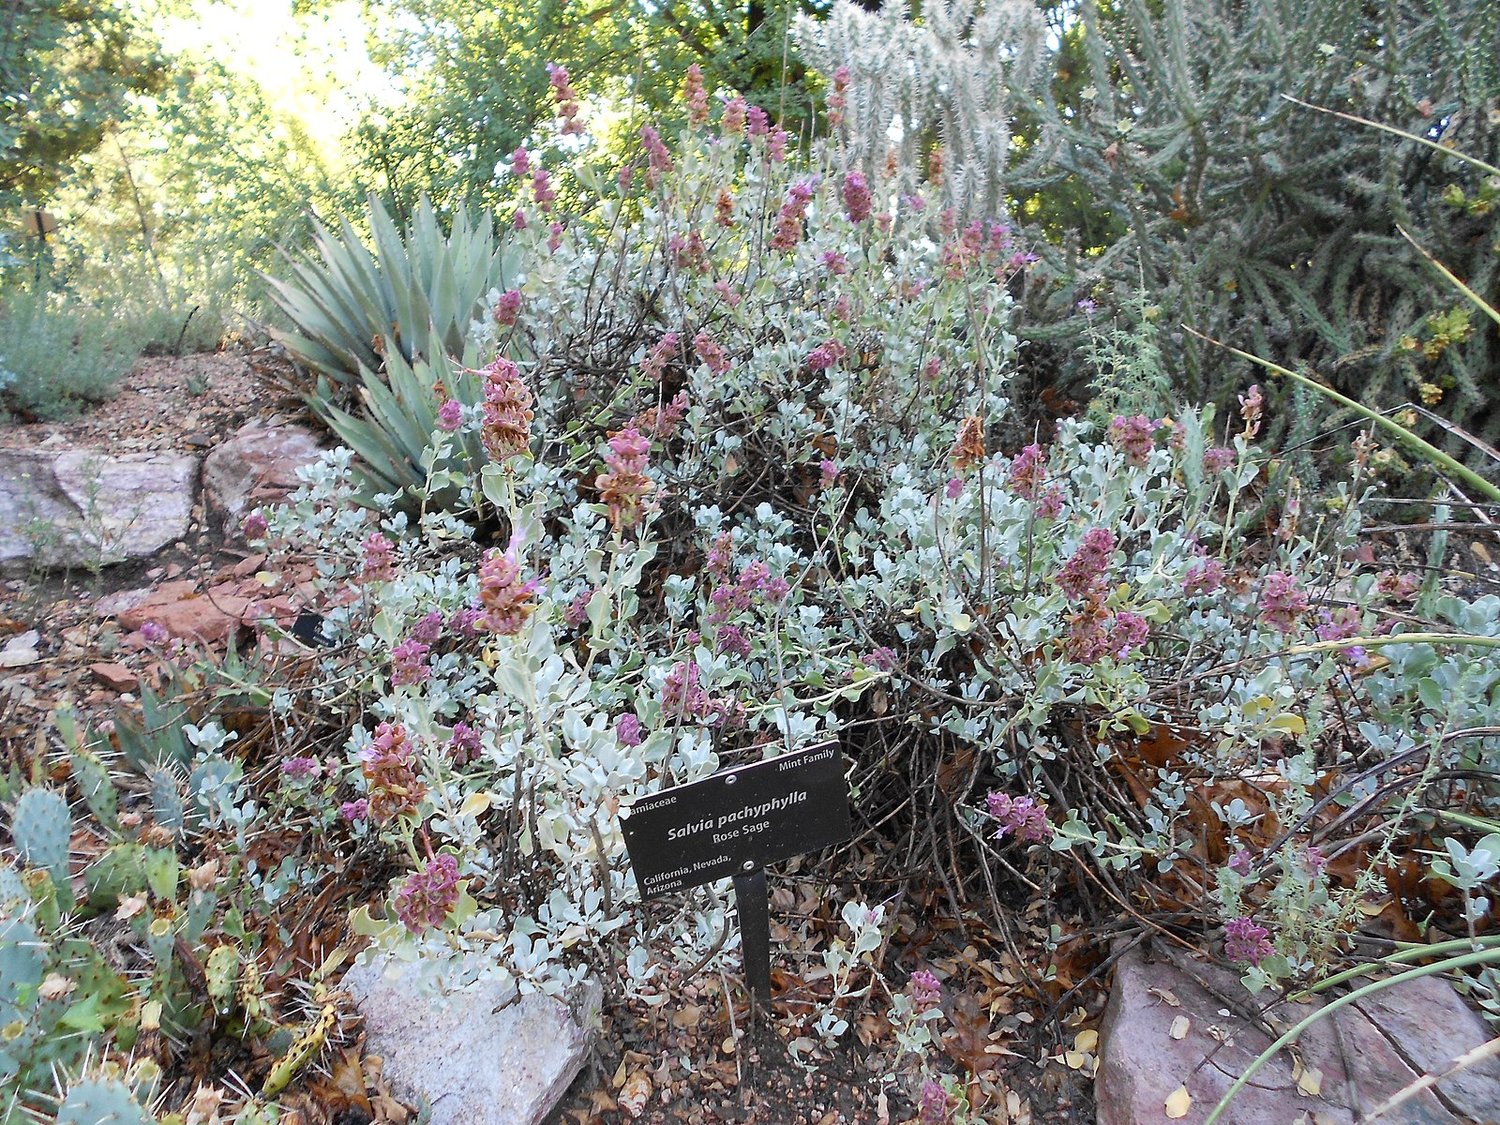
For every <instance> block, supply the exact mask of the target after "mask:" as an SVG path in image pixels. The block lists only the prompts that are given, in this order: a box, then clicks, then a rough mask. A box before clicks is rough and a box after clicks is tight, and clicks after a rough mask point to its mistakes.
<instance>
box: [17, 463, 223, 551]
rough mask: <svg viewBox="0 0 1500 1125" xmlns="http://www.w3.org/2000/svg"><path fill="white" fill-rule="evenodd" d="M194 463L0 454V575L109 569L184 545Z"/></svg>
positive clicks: (190, 501)
mask: <svg viewBox="0 0 1500 1125" xmlns="http://www.w3.org/2000/svg"><path fill="white" fill-rule="evenodd" d="M197 470H198V461H197V458H195V457H193V456H191V455H188V454H173V453H126V454H121V455H119V456H110V455H108V454H105V453H100V452H98V451H96V450H88V449H63V450H60V451H58V450H44V449H32V450H8V451H5V452H3V453H0V568H4V569H7V570H12V571H14V570H18V569H24V568H26V567H29V566H37V567H41V568H44V569H56V570H61V569H64V568H80V567H83V568H91V567H95V566H109V565H111V564H114V563H119V562H124V561H125V560H126V559H135V558H145V557H147V556H149V555H152V554H154V553H155V552H156V551H158V550H160V549H161V548H162V547H164V546H166V545H167V544H169V543H172V542H173V541H175V540H178V539H181V538H182V536H183V535H184V534H186V532H187V529H188V521H189V519H190V517H191V515H192V511H193V490H194V485H195V478H196V476H197Z"/></svg>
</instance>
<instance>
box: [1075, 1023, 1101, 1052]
mask: <svg viewBox="0 0 1500 1125" xmlns="http://www.w3.org/2000/svg"><path fill="white" fill-rule="evenodd" d="M1098 1046H1099V1033H1098V1032H1097V1031H1095V1030H1094V1029H1093V1028H1087V1029H1085V1030H1083V1031H1080V1032H1079V1033H1078V1034H1077V1035H1075V1036H1074V1037H1073V1050H1075V1051H1085V1052H1087V1051H1093V1050H1095V1049H1097V1048H1098Z"/></svg>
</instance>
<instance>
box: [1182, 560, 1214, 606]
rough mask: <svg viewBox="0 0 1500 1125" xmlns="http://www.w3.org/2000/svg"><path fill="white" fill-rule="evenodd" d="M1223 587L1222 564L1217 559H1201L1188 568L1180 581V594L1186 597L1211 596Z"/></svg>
mask: <svg viewBox="0 0 1500 1125" xmlns="http://www.w3.org/2000/svg"><path fill="white" fill-rule="evenodd" d="M1222 585H1224V564H1223V563H1221V562H1220V561H1219V560H1218V559H1201V560H1199V561H1198V562H1195V563H1194V564H1193V565H1192V566H1190V567H1188V572H1187V576H1186V577H1184V578H1183V580H1182V592H1183V593H1184V594H1186V595H1187V596H1188V597H1193V596H1194V595H1197V594H1212V593H1213V592H1214V591H1215V590H1217V589H1218V588H1219V587H1220V586H1222Z"/></svg>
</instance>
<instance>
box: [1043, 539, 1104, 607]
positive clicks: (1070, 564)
mask: <svg viewBox="0 0 1500 1125" xmlns="http://www.w3.org/2000/svg"><path fill="white" fill-rule="evenodd" d="M1114 550H1115V533H1114V532H1112V531H1110V530H1109V528H1107V527H1091V528H1089V529H1088V530H1087V531H1086V532H1084V533H1083V540H1082V542H1080V543H1079V544H1078V550H1076V551H1074V552H1073V554H1072V556H1071V557H1070V558H1069V559H1068V561H1067V562H1065V563H1064V564H1063V567H1062V569H1061V570H1060V571H1058V572H1057V578H1056V579H1055V581H1056V582H1057V584H1058V585H1059V586H1060V587H1062V591H1063V593H1065V594H1067V595H1068V597H1070V598H1083V597H1090V596H1097V595H1098V594H1099V593H1100V591H1101V588H1102V587H1103V586H1104V581H1105V574H1106V573H1107V572H1108V571H1109V561H1110V556H1111V555H1112V554H1114Z"/></svg>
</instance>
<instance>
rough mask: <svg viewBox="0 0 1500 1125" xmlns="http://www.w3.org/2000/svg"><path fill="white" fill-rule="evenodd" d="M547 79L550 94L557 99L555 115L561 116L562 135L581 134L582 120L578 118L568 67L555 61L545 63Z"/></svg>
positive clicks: (577, 107) (575, 98)
mask: <svg viewBox="0 0 1500 1125" xmlns="http://www.w3.org/2000/svg"><path fill="white" fill-rule="evenodd" d="M547 81H548V82H550V83H551V84H552V94H553V96H554V97H555V98H556V99H557V115H558V116H559V117H561V118H562V121H563V125H562V135H563V136H565V137H568V136H581V135H582V134H583V122H581V121H579V120H578V110H579V106H578V94H577V93H576V92H574V90H573V84H572V82H570V81H569V80H568V68H567V67H565V66H558V65H557V64H556V63H548V64H547Z"/></svg>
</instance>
